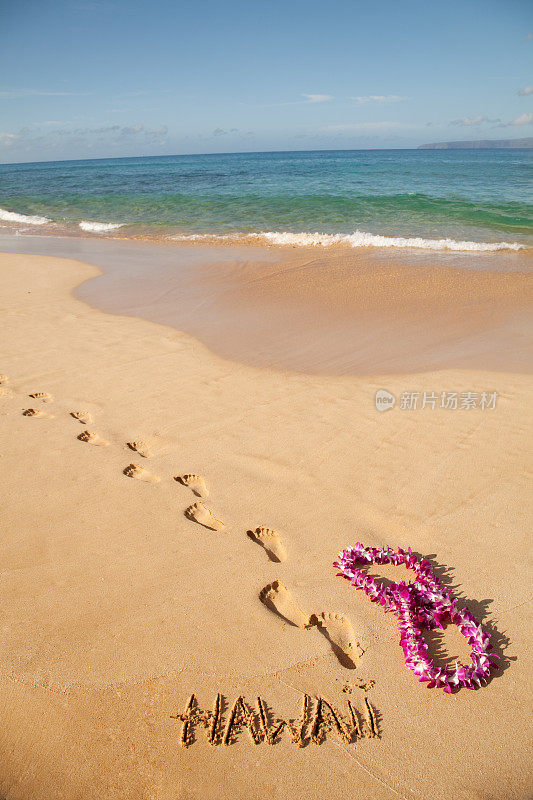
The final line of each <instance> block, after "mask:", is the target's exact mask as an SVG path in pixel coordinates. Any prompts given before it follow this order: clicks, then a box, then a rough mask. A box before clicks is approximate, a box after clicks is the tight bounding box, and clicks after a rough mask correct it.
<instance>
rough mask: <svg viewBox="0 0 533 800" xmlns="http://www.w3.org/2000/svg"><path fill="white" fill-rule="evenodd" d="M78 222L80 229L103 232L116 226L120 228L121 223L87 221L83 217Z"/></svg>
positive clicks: (114, 228) (89, 231)
mask: <svg viewBox="0 0 533 800" xmlns="http://www.w3.org/2000/svg"><path fill="white" fill-rule="evenodd" d="M78 224H79V226H80V228H81V229H82V231H87V232H88V233H105V232H106V231H114V230H116V229H117V228H122V225H123V223H121V222H88V221H87V220H85V219H82V221H81V222H80V223H78Z"/></svg>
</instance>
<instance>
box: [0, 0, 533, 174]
mask: <svg viewBox="0 0 533 800" xmlns="http://www.w3.org/2000/svg"><path fill="white" fill-rule="evenodd" d="M524 136H533V4H531V3H530V2H526V0H501V1H499V0H498V2H496V0H482V1H481V0H448V2H445V1H444V0H423V2H422V1H420V0H403V2H398V0H382V2H380V3H376V2H359V0H331V2H329V3H326V2H324V0H320V2H319V1H318V0H305V1H304V0H269V2H266V3H265V2H261V3H259V2H255V3H254V2H253V0H247V1H246V2H244V1H243V0H225V2H222V1H220V0H203V2H202V0H197V2H191V0H187V2H180V0H153V2H147V0H110V1H109V2H108V1H107V0H46V2H43V1H42V0H20V2H12V0H0V162H17V161H40V160H43V161H44V160H50V159H52V160H53V159H68V158H98V157H108V156H109V157H117V156H134V155H158V154H174V153H214V152H233V151H256V150H313V149H329V148H335V149H336V148H367V147H372V148H373V147H416V146H417V145H418V144H421V143H423V142H431V141H446V140H455V139H480V138H493V139H494V138H518V137H524Z"/></svg>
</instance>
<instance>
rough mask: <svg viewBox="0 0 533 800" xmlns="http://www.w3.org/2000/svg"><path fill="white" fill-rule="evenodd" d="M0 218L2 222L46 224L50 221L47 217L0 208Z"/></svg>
mask: <svg viewBox="0 0 533 800" xmlns="http://www.w3.org/2000/svg"><path fill="white" fill-rule="evenodd" d="M0 219H1V220H3V221H4V222H20V223H22V224H24V225H46V224H47V223H49V222H52V220H51V219H48V217H37V216H31V215H29V214H16V213H15V212H14V211H6V210H5V208H0Z"/></svg>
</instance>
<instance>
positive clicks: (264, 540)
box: [248, 527, 287, 563]
mask: <svg viewBox="0 0 533 800" xmlns="http://www.w3.org/2000/svg"><path fill="white" fill-rule="evenodd" d="M248 536H249V537H250V539H252V540H253V541H254V542H257V543H258V544H260V545H261V546H262V547H264V549H265V550H266V552H267V553H268V557H269V559H270V560H271V561H276V562H277V563H281V562H282V561H285V559H286V558H287V551H286V550H285V547H284V544H283V542H282V541H281V538H280V535H279V533H278V532H277V531H273V530H271V529H270V528H262V527H260V528H256V529H255V531H248Z"/></svg>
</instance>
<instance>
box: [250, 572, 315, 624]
mask: <svg viewBox="0 0 533 800" xmlns="http://www.w3.org/2000/svg"><path fill="white" fill-rule="evenodd" d="M259 599H260V600H261V602H262V603H264V604H265V606H266V607H267V608H269V609H270V610H271V611H274V612H275V613H276V614H279V616H280V617H283V619H284V620H286V621H287V622H290V623H291V625H295V626H296V627H297V628H309V626H310V625H311V624H312V623H311V621H310V619H309V615H306V614H304V612H303V611H302V609H301V608H300V607H299V606H298V604H297V603H296V601H295V600H294V598H293V596H292V594H291V593H290V591H289V590H288V589H287V587H286V586H284V585H283V584H282V582H281V581H274V583H269V584H268V586H265V588H264V589H261V591H260V593H259Z"/></svg>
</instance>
